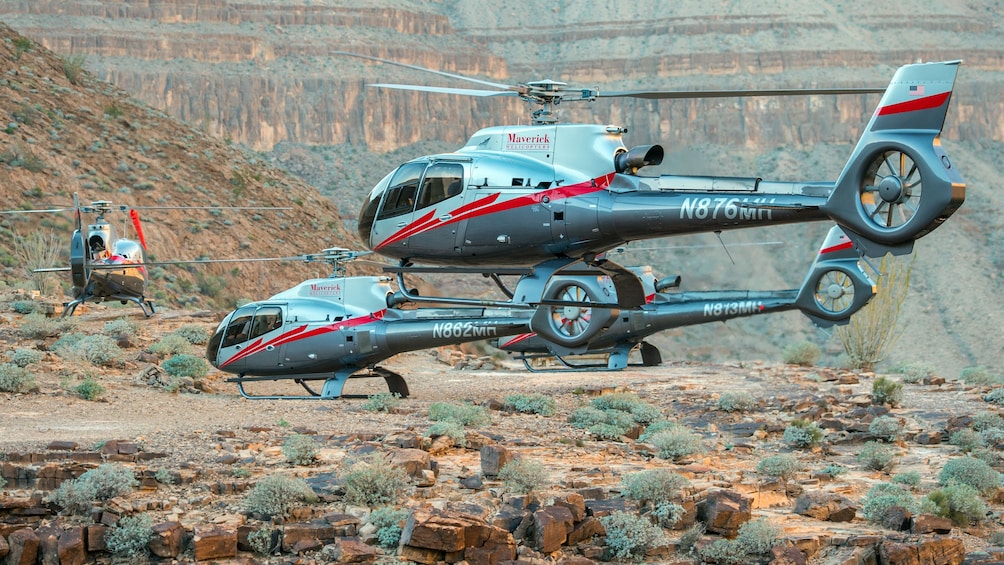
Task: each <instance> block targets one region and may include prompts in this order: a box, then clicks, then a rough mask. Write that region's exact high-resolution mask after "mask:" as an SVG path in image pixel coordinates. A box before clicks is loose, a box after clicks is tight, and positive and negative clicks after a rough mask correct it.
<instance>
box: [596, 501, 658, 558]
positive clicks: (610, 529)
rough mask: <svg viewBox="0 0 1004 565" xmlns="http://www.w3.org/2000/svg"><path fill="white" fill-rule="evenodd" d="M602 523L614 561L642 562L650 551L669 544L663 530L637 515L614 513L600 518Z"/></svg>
mask: <svg viewBox="0 0 1004 565" xmlns="http://www.w3.org/2000/svg"><path fill="white" fill-rule="evenodd" d="M600 523H601V524H603V527H604V528H605V529H606V531H607V534H606V544H607V547H608V548H609V549H610V552H611V556H612V557H613V558H614V559H635V560H640V559H641V558H643V557H644V556H645V553H646V552H647V551H648V550H649V549H651V548H654V547H659V546H660V545H664V544H665V543H666V542H667V540H666V534H664V533H663V531H662V528H660V527H658V526H656V525H655V524H653V523H652V522H651V521H650V520H648V519H646V518H643V517H641V516H639V515H637V514H631V513H629V512H614V513H612V514H608V515H606V516H603V517H602V518H600Z"/></svg>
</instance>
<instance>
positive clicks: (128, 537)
mask: <svg viewBox="0 0 1004 565" xmlns="http://www.w3.org/2000/svg"><path fill="white" fill-rule="evenodd" d="M153 536H154V533H153V518H151V517H150V516H149V515H147V514H137V515H135V516H123V517H122V518H121V519H119V521H118V523H117V524H115V525H114V526H112V527H111V528H110V529H109V530H108V531H107V532H105V546H106V547H107V548H108V551H109V552H111V554H112V555H114V556H116V557H129V558H135V557H137V556H140V555H146V553H147V544H148V543H150V540H152V539H153Z"/></svg>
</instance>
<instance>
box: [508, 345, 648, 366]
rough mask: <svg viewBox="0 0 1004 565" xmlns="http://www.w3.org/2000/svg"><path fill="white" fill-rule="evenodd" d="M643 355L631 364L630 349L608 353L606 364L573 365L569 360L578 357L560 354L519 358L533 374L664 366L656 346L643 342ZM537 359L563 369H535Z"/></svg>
mask: <svg viewBox="0 0 1004 565" xmlns="http://www.w3.org/2000/svg"><path fill="white" fill-rule="evenodd" d="M638 350H639V352H640V353H641V362H640V363H637V362H636V363H630V362H628V355H629V354H630V351H631V350H630V349H628V350H627V351H624V350H623V349H615V350H612V351H608V352H606V353H607V361H606V363H573V362H572V361H570V360H569V358H571V357H576V355H558V354H547V353H539V354H523V355H520V356H518V357H517V358H518V359H520V360H521V361H523V366H524V367H526V370H527V371H530V372H531V373H557V372H562V371H568V372H572V371H576V372H588V371H619V370H621V369H624V368H626V367H654V366H656V365H661V364H662V354H661V353H659V348H657V347H656V346H654V345H652V344H650V343H647V342H642V343H641V344H640V346H639V348H638ZM537 359H554V360H555V361H557V362H558V363H560V364H561V366H562V367H564V368H563V369H562V368H558V367H554V368H548V369H541V368H540V367H534V366H533V364H532V361H534V360H537Z"/></svg>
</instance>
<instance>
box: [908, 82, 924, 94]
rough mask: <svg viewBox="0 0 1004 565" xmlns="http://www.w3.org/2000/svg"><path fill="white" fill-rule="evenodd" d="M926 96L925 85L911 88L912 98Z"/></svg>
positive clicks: (916, 85)
mask: <svg viewBox="0 0 1004 565" xmlns="http://www.w3.org/2000/svg"><path fill="white" fill-rule="evenodd" d="M923 95H924V85H923V84H915V85H913V86H911V87H910V96H923Z"/></svg>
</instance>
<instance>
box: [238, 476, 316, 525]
mask: <svg viewBox="0 0 1004 565" xmlns="http://www.w3.org/2000/svg"><path fill="white" fill-rule="evenodd" d="M315 500H317V495H316V494H314V491H313V490H311V488H310V486H308V485H307V483H306V481H304V480H303V479H300V478H297V477H287V476H286V475H278V474H276V475H269V476H267V477H265V478H263V479H261V480H259V481H258V482H257V483H255V485H254V487H252V488H251V490H249V491H248V493H247V495H246V496H245V497H244V501H243V506H244V510H245V511H247V512H249V513H251V514H260V515H262V516H270V517H271V516H281V517H286V516H287V515H288V514H289V511H290V510H291V509H292V508H293V506H294V505H296V504H298V503H300V502H313V501H315Z"/></svg>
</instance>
